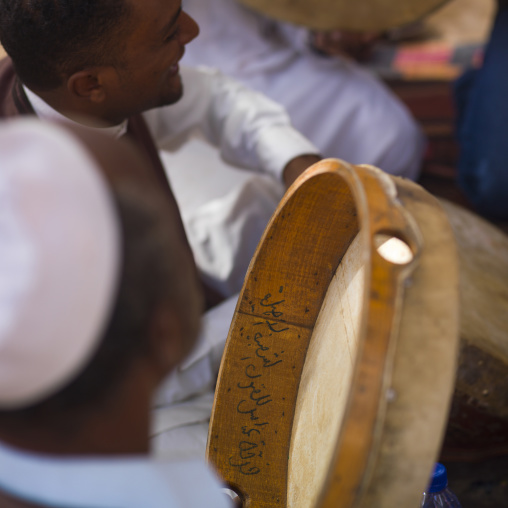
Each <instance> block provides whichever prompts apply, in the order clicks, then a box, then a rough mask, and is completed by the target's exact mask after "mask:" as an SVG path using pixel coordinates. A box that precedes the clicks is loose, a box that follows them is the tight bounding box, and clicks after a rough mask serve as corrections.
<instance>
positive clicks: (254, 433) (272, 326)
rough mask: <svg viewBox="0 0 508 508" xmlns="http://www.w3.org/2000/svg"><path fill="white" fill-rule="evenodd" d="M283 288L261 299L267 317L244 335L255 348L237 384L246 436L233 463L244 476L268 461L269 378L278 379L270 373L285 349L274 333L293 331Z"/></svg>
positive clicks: (255, 471) (281, 358)
mask: <svg viewBox="0 0 508 508" xmlns="http://www.w3.org/2000/svg"><path fill="white" fill-rule="evenodd" d="M283 290H284V288H283V287H282V286H281V287H280V288H279V290H278V293H279V296H278V297H277V298H273V297H272V294H271V293H267V294H266V295H265V296H264V297H263V298H261V299H260V300H259V306H260V314H261V315H262V316H266V318H265V317H263V318H261V320H260V321H256V322H255V323H253V324H252V329H251V330H245V334H242V336H243V337H244V340H246V341H247V346H248V347H249V348H252V354H251V355H249V356H244V357H243V358H241V359H240V361H241V362H242V363H243V364H244V365H245V366H244V367H243V376H242V377H241V378H240V380H239V382H238V383H237V385H236V386H237V389H238V393H239V399H238V402H237V404H236V412H237V414H239V415H241V417H242V418H241V421H242V423H241V434H242V436H245V438H244V439H242V440H240V441H239V442H238V445H237V446H236V448H235V453H234V454H233V455H232V456H230V457H229V465H230V466H231V467H233V468H236V469H237V470H238V472H239V473H240V474H242V475H256V474H259V473H260V472H261V471H262V469H263V466H264V465H265V463H266V462H265V460H264V457H263V456H264V451H265V450H266V449H267V446H266V443H267V442H269V441H268V434H267V433H268V432H270V430H271V429H270V427H271V425H270V421H269V418H268V417H267V415H266V413H267V411H266V408H267V407H268V406H269V405H270V404H271V403H272V402H273V398H272V394H271V391H270V387H269V381H270V379H274V377H273V376H269V375H268V374H269V371H271V369H273V368H277V365H280V364H282V363H283V361H284V350H283V349H282V348H280V347H279V348H278V347H277V346H276V345H275V346H274V334H279V333H282V332H284V331H286V330H289V327H287V326H286V325H285V323H284V322H283V316H284V312H283V310H282V308H283V304H284V302H285V299H284V298H283V297H281V296H280V295H281V293H283ZM252 307H253V308H254V307H255V305H253V304H252ZM258 315H259V314H258ZM281 321H282V322H281ZM267 375H268V377H267ZM267 385H268V386H267ZM275 433H276V432H275ZM268 448H269V447H268Z"/></svg>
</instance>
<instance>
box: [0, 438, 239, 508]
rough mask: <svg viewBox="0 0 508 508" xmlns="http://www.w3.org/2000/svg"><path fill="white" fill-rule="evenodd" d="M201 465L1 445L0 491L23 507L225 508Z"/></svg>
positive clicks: (213, 481) (218, 490)
mask: <svg viewBox="0 0 508 508" xmlns="http://www.w3.org/2000/svg"><path fill="white" fill-rule="evenodd" d="M221 487H222V486H221V485H220V483H219V482H218V481H217V479H216V478H215V477H214V475H213V474H212V473H211V471H210V470H209V469H208V468H207V467H206V466H205V464H204V463H203V462H198V461H191V462H174V463H171V462H167V461H156V460H153V459H150V458H149V457H144V456H126V457H123V458H111V457H109V458H103V457H91V458H84V457H68V458H57V457H53V456H47V455H36V454H31V453H27V452H22V451H20V450H15V449H13V448H10V447H8V446H5V445H3V444H0V489H2V490H3V491H4V492H5V493H7V494H9V495H11V496H13V497H15V498H19V499H23V500H25V501H29V502H33V503H37V504H41V505H44V506H55V507H57V506H58V507H61V506H65V507H67V508H83V507H84V506H86V507H87V508H197V507H204V506H206V507H207V508H227V507H230V506H231V503H230V502H229V500H228V498H227V497H226V496H225V495H224V494H223V493H222V492H221Z"/></svg>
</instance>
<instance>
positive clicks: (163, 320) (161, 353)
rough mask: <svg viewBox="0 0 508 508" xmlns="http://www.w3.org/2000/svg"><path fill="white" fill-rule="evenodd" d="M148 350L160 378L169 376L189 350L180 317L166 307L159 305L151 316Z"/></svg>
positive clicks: (173, 310) (170, 308)
mask: <svg viewBox="0 0 508 508" xmlns="http://www.w3.org/2000/svg"><path fill="white" fill-rule="evenodd" d="M148 341H149V349H150V354H151V357H152V361H153V362H154V364H155V365H156V367H157V369H158V370H160V372H161V374H162V376H166V375H168V374H169V372H170V371H171V370H173V368H174V367H175V366H176V365H177V364H178V363H180V362H181V361H182V360H183V359H184V358H185V356H186V354H187V353H188V350H189V342H190V343H191V345H192V341H189V340H187V337H186V336H185V331H184V327H183V326H182V319H181V316H179V314H178V313H177V312H176V310H175V309H174V308H172V307H169V306H168V305H159V306H158V307H157V308H156V309H155V311H154V312H153V314H152V317H151V320H150V327H149V336H148Z"/></svg>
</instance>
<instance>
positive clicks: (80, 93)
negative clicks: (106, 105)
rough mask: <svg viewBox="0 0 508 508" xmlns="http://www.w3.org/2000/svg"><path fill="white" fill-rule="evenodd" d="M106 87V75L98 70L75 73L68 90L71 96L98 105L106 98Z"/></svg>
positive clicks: (68, 81)
mask: <svg viewBox="0 0 508 508" xmlns="http://www.w3.org/2000/svg"><path fill="white" fill-rule="evenodd" d="M104 85H105V75H104V74H103V72H102V71H101V70H100V69H98V68H94V69H88V70H83V71H78V72H75V73H74V74H73V75H72V76H71V77H70V78H69V79H68V80H67V89H68V91H69V93H70V94H71V95H73V96H74V97H76V98H80V99H86V100H89V101H91V102H94V103H97V104H99V103H101V102H104V100H105V98H106V88H105V86H104Z"/></svg>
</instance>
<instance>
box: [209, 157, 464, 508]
mask: <svg viewBox="0 0 508 508" xmlns="http://www.w3.org/2000/svg"><path fill="white" fill-rule="evenodd" d="M378 234H381V235H388V236H395V237H398V238H401V239H402V240H403V241H404V242H405V243H406V244H407V245H408V246H409V247H410V249H411V251H412V253H413V254H414V257H413V260H412V261H411V262H409V263H407V264H393V263H390V262H388V261H387V260H386V259H384V258H383V257H382V256H380V255H379V254H378V253H377V250H376V247H375V239H376V237H377V235H378ZM355 238H356V239H357V240H356V241H357V242H359V244H360V245H361V246H362V257H363V260H362V261H363V266H362V270H363V275H362V277H363V280H364V287H363V291H362V294H361V297H360V298H359V300H357V302H356V303H355V305H356V307H357V308H358V309H359V310H357V311H355V312H354V313H353V312H352V313H351V316H353V315H355V316H357V317H358V319H359V321H360V324H359V325H355V324H354V323H347V324H345V323H343V327H342V330H344V329H345V328H347V327H349V329H350V330H353V331H354V330H355V328H356V329H357V333H356V336H355V337H354V340H352V341H351V340H350V337H349V338H347V337H345V335H344V333H338V330H337V327H333V326H332V327H330V328H331V330H330V331H329V332H326V333H332V335H333V337H335V339H336V340H339V341H340V340H343V343H342V345H343V347H351V345H353V350H354V349H355V348H356V351H353V354H352V360H351V367H352V372H351V373H350V374H347V373H346V378H348V377H349V381H348V380H347V379H345V380H343V381H342V382H345V383H346V386H345V387H344V386H343V388H345V389H346V392H347V397H346V398H345V399H346V400H345V401H344V400H342V401H340V396H339V390H337V393H336V394H335V395H334V393H333V390H332V391H331V392H330V394H329V395H328V399H329V400H328V404H333V403H334V397H336V399H337V404H338V405H342V406H343V407H342V409H340V411H339V418H340V421H339V422H338V424H337V422H336V427H335V428H336V430H335V432H336V438H335V439H333V437H332V438H331V439H329V441H330V443H329V446H330V447H331V450H332V451H331V452H329V453H328V456H329V459H324V461H325V462H328V464H327V465H326V466H325V473H321V478H322V477H323V476H324V477H325V478H324V481H323V478H322V479H320V475H319V474H318V475H317V476H316V478H315V479H314V480H313V482H314V487H313V488H314V489H315V490H316V489H317V494H313V495H312V496H313V497H312V496H311V499H303V498H301V496H299V495H298V494H296V495H295V492H293V491H292V492H290V493H289V496H288V484H289V486H290V487H291V488H294V485H296V484H297V483H298V480H296V481H293V482H292V480H290V478H289V476H288V463H289V460H288V457H290V454H292V455H293V456H295V455H294V454H295V450H294V449H293V450H291V439H292V435H293V434H294V436H297V435H298V426H299V424H301V421H300V420H299V417H300V416H301V415H300V416H299V415H298V414H297V416H298V418H297V419H296V420H295V418H294V417H295V409H297V408H298V405H299V403H298V402H297V400H298V389H299V385H300V380H301V379H302V372H304V365H305V364H306V354H307V351H308V348H309V342H310V341H311V339H312V340H313V341H315V340H316V336H315V335H314V332H315V329H316V330H317V329H319V326H317V327H316V322H317V321H318V316H319V314H320V313H321V312H329V310H328V311H326V310H325V309H326V307H327V305H325V304H324V303H326V298H325V297H326V294H327V292H329V290H330V288H333V286H334V284H333V283H332V281H333V280H334V277H336V276H337V274H338V273H339V274H340V272H341V269H343V267H340V264H341V263H342V262H345V260H344V255H345V254H346V252H347V251H348V249H349V248H350V247H351V244H352V243H353V240H354V239H355ZM437 245H439V246H440V252H439V254H437V251H436V249H435V248H436V247H437ZM455 254H456V253H455V247H454V241H453V236H452V233H451V229H450V228H449V226H448V223H447V221H446V217H445V216H444V214H443V212H442V211H441V209H440V207H439V205H438V204H437V203H436V201H435V200H434V199H433V198H431V197H430V196H428V195H427V193H425V191H423V190H422V189H421V188H419V187H418V186H416V185H415V184H411V183H409V182H406V181H404V180H397V181H396V183H395V181H394V180H393V179H391V178H390V177H386V176H385V175H384V174H382V173H381V172H379V171H378V170H375V169H374V168H361V167H356V168H353V167H351V166H349V165H347V164H345V163H342V162H340V161H336V160H326V161H322V162H321V163H319V164H317V165H316V166H314V167H313V168H312V169H311V170H310V171H308V172H306V174H305V175H304V176H302V177H301V178H300V179H299V180H298V181H297V182H296V183H295V184H294V185H293V186H292V188H291V189H290V190H289V191H288V193H287V194H286V196H285V198H284V200H283V201H282V203H281V205H280V207H279V209H278V210H277V212H276V213H275V214H274V216H273V218H272V220H271V222H270V224H269V225H268V227H267V230H266V231H265V235H264V236H263V238H262V240H261V242H260V244H259V247H258V250H257V252H256V254H255V256H254V258H253V261H252V263H251V266H250V269H249V272H248V275H247V278H246V282H245V285H244V288H243V290H242V293H241V296H240V300H239V303H238V306H237V312H236V315H235V318H234V320H233V323H232V326H231V330H230V334H229V337H228V341H227V343H226V350H225V355H224V357H223V362H222V365H221V371H220V373H219V381H218V385H217V391H216V399H215V405H214V411H213V414H212V420H211V423H210V433H209V442H208V451H207V454H208V460H209V461H210V462H211V463H212V464H213V465H214V466H215V467H216V468H217V470H218V471H219V474H220V475H221V476H222V477H223V479H224V480H225V481H226V482H227V483H229V484H230V485H231V486H232V487H233V488H234V489H235V490H237V491H238V492H240V493H241V495H242V497H243V499H244V505H245V506H252V507H274V506H302V507H304V506H305V507H306V506H330V507H331V506H333V507H334V508H336V507H340V506H344V507H345V506H347V507H353V506H354V507H360V506H374V505H375V506H379V507H383V506H387V507H388V506H392V505H393V502H394V499H397V500H398V501H397V502H399V505H400V506H412V505H414V506H416V504H417V502H418V499H419V496H420V493H421V490H422V489H423V488H424V487H425V484H426V482H427V479H428V475H429V473H430V470H431V468H432V465H433V462H434V460H435V458H436V455H437V453H438V450H439V446H440V443H441V437H442V429H443V426H444V422H445V421H446V412H447V407H448V402H449V399H450V395H451V390H452V386H453V375H454V365H455V363H454V362H455V359H456V347H457V337H458V309H457V302H458V287H457V285H458V284H457V277H458V276H457V263H456V259H455ZM346 259H347V256H346ZM338 268H339V271H338V272H337V269H338ZM324 315H325V314H324ZM324 319H325V320H327V319H328V318H327V317H326V315H325V318H324ZM324 328H325V329H326V327H324ZM346 336H347V334H346ZM313 337H314V338H313ZM444 339H445V340H444ZM327 340H330V339H329V337H328V339H327ZM346 343H347V344H346ZM313 349H314V351H313ZM315 353H316V348H315V347H314V348H313V347H312V346H311V347H310V356H313V355H314V354H315ZM310 356H309V357H310ZM319 369H320V368H319V367H317V370H319ZM311 378H312V373H311V372H304V375H303V380H304V381H303V382H304V383H307V389H308V387H309V386H312V380H311ZM302 389H303V391H305V387H304V385H303V384H302ZM320 398H322V397H320ZM320 410H321V411H322V410H323V409H322V408H321V409H320ZM340 412H342V416H341V415H340ZM307 417H308V415H307ZM316 430H318V429H316ZM293 431H294V432H293ZM295 439H296V437H295ZM298 439H299V440H300V442H302V439H303V440H305V436H304V435H303V436H299V437H298ZM317 441H319V440H317ZM309 446H310V447H311V449H310V450H308V451H307V452H305V453H306V454H307V456H310V457H312V455H313V453H314V452H315V453H320V448H319V447H320V446H322V445H320V444H318V445H313V444H311V445H309ZM312 446H317V448H315V449H314V451H313V450H312ZM310 464H312V462H310ZM293 469H294V468H293ZM326 470H328V474H326V472H327V471H326ZM293 472H294V471H292V474H293ZM298 475H300V477H303V476H304V475H305V473H304V472H301V471H300V472H298ZM291 482H292V483H293V486H291ZM320 482H323V485H322V486H321V488H320V486H319V483H320ZM381 485H385V487H386V488H385V489H384V490H385V492H384V493H383V492H380V486H381ZM381 490H382V489H381ZM319 492H321V496H320V494H319ZM319 497H321V499H320V500H319V501H318V502H316V499H318V498H319ZM288 498H289V499H290V500H291V501H292V504H291V505H288ZM373 499H375V503H374V504H373ZM309 503H310V504H309ZM390 503H392V505H391V504H390Z"/></svg>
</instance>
